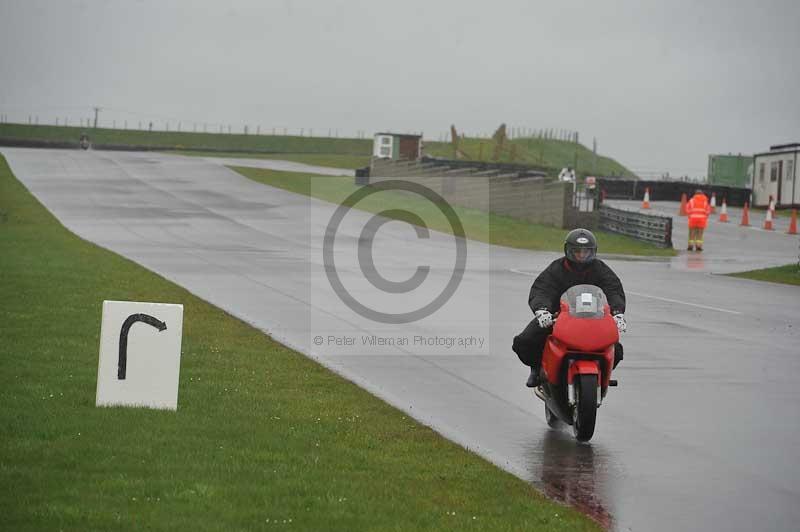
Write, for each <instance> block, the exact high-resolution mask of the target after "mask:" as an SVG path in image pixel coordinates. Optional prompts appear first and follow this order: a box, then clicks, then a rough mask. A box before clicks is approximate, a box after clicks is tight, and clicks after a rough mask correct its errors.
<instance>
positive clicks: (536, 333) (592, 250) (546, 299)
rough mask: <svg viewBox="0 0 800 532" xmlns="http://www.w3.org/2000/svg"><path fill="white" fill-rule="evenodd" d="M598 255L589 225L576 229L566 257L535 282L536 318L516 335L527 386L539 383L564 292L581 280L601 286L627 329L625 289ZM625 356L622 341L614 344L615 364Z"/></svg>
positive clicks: (533, 302)
mask: <svg viewBox="0 0 800 532" xmlns="http://www.w3.org/2000/svg"><path fill="white" fill-rule="evenodd" d="M596 257H597V239H596V238H595V236H594V234H592V232H591V231H589V230H588V229H582V228H579V229H574V230H572V231H570V232H569V233H568V234H567V237H566V239H565V240H564V257H561V258H559V259H556V260H554V261H553V262H552V263H550V265H549V266H548V267H547V268H545V270H544V271H543V272H542V273H540V274H539V276H538V277H537V278H536V280H535V281H534V282H533V286H531V291H530V295H529V296H528V305H529V306H530V307H531V310H532V311H533V313H534V315H535V318H534V319H533V321H531V322H530V323H529V324H528V326H527V327H525V330H523V331H522V332H521V333H520V334H518V335H517V336H515V337H514V343H513V345H512V349H513V350H514V352H515V353H516V354H517V356H518V357H519V359H520V361H521V362H522V363H523V364H525V365H526V366H530V368H531V374H530V376H529V377H528V380H527V382H526V383H525V385H526V386H528V387H529V388H535V387H536V386H538V385H539V369H540V367H541V364H542V351H544V344H545V341H546V340H547V337H548V336H549V335H550V333H551V332H552V331H553V312H556V311H557V310H558V309H559V308H560V305H559V301H560V299H561V295H562V294H563V293H564V292H565V291H566V290H567V289H568V288H571V287H573V286H575V285H579V284H591V285H595V286H598V287H600V289H601V290H603V292H604V293H605V294H606V298H607V299H608V305H609V307H611V315H612V316H614V320H615V321H616V322H617V328H618V329H619V331H620V332H623V331H625V329H626V323H625V291H624V290H623V289H622V282H620V280H619V277H617V274H615V273H614V271H613V270H612V269H611V268H609V267H608V265H606V263H605V262H603V261H602V260H600V259H598V258H596ZM621 360H622V345H621V344H619V343H618V344H616V346H614V367H616V366H617V364H619V362H620V361H621Z"/></svg>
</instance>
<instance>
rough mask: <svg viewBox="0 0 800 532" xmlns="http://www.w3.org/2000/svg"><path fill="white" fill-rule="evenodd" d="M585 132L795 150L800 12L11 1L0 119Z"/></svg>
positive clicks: (653, 145)
mask: <svg viewBox="0 0 800 532" xmlns="http://www.w3.org/2000/svg"><path fill="white" fill-rule="evenodd" d="M94 105H98V106H102V107H103V108H104V110H103V111H102V112H101V114H100V118H101V124H104V125H108V126H110V125H111V120H116V121H117V125H118V126H120V127H121V125H122V123H123V121H125V120H127V121H128V124H129V127H133V126H136V125H138V122H139V121H144V122H145V123H146V122H147V121H150V120H154V121H156V125H157V126H158V127H161V126H162V124H163V122H164V121H166V120H169V121H170V127H171V128H174V127H175V126H176V125H177V121H179V120H180V121H181V122H182V128H183V129H184V130H186V129H191V128H192V127H193V125H192V124H194V123H197V124H200V126H199V127H202V124H203V123H208V124H209V127H210V128H211V127H215V128H217V129H216V130H217V131H218V127H219V124H224V125H225V127H226V130H227V125H228V124H230V125H232V126H233V128H234V130H237V129H238V130H239V131H241V128H242V127H243V125H244V124H249V125H250V127H251V129H252V130H255V128H256V126H259V125H260V127H261V128H262V131H271V128H273V127H277V128H278V130H279V131H282V129H283V128H284V127H288V128H290V132H298V131H299V129H300V128H305V130H306V132H307V131H308V129H309V128H312V129H313V130H314V133H315V134H327V132H328V130H329V129H339V131H340V135H344V134H349V135H355V134H356V132H357V131H360V130H363V131H366V132H367V134H368V135H371V134H372V133H374V132H376V131H381V130H391V131H401V132H402V131H424V133H425V136H426V137H427V138H430V139H433V140H437V139H438V138H439V137H440V136H442V135H443V134H444V133H445V132H446V131H447V129H448V128H449V126H450V124H451V123H454V124H455V125H456V127H457V128H458V129H459V130H460V131H464V132H466V133H467V134H470V133H491V132H492V131H493V130H494V129H495V128H496V127H497V126H498V125H499V124H500V123H501V122H505V123H507V124H508V125H509V126H515V127H528V128H545V127H551V128H565V129H571V130H576V131H579V132H580V136H581V137H580V138H581V141H582V142H583V143H584V144H585V145H587V146H589V147H591V143H592V140H591V139H592V137H597V139H598V145H599V151H600V152H601V153H603V154H606V155H610V156H613V157H615V158H616V159H618V160H619V161H620V162H622V163H623V164H625V165H627V166H628V167H629V168H632V169H634V170H636V171H639V172H641V173H642V175H645V174H646V173H648V172H652V171H658V172H660V171H670V172H671V173H672V174H673V175H682V174H689V175H693V176H694V175H704V174H705V169H706V165H707V155H708V154H709V153H727V152H743V153H748V154H750V153H753V152H756V151H762V150H765V149H768V147H769V145H770V144H775V143H784V142H800V2H798V1H797V0H786V1H777V0H776V1H761V2H755V1H746V2H742V1H738V2H732V1H714V2H708V1H706V2H693V1H683V0H680V1H676V0H672V1H664V2H648V1H635V0H631V1H618V2H612V1H604V2H572V1H563V0H559V1H556V0H553V1H550V2H540V1H535V0H521V1H517V0H493V1H489V2H486V1H482V2H473V1H470V0H461V1H440V2H436V1H434V0H402V1H398V0H391V1H382V0H371V1H359V0H339V1H337V0H328V1H322V0H318V1H308V0H297V1H296V0H275V1H270V0H260V1H255V0H254V1H244V0H241V1H230V0H229V1H225V2H221V1H219V0H192V1H188V0H187V1H169V0H154V1H150V0H139V1H137V0H125V1H123V0H108V1H101V0H49V1H46V0H33V1H32V0H18V1H17V0H0V112H2V113H4V114H8V115H9V118H10V119H11V120H12V121H25V122H27V119H28V118H27V117H28V115H29V114H32V115H38V116H39V121H40V123H52V122H54V121H55V118H56V117H57V116H58V117H60V119H61V120H62V123H63V118H64V117H69V118H70V121H71V123H75V122H76V121H77V120H78V118H79V117H88V116H92V111H91V106H94Z"/></svg>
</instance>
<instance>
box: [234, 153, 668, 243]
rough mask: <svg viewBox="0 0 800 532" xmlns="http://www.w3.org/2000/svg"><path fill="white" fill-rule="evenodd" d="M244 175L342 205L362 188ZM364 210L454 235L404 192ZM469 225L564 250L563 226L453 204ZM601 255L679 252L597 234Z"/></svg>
mask: <svg viewBox="0 0 800 532" xmlns="http://www.w3.org/2000/svg"><path fill="white" fill-rule="evenodd" d="M234 170H236V171H237V172H239V173H240V174H242V175H244V176H245V177H248V178H250V179H253V180H254V181H258V182H259V183H264V184H265V185H270V186H274V187H278V188H282V189H285V190H289V191H292V192H296V193H298V194H305V195H307V196H313V197H315V198H318V199H322V200H325V201H330V202H332V203H342V202H343V201H344V200H345V198H347V196H349V195H350V194H352V193H353V192H355V191H356V190H358V189H359V188H361V187H358V186H356V185H354V184H353V178H351V177H327V176H309V175H307V174H302V173H296V172H278V171H274V170H263V169H258V168H244V167H234ZM358 208H359V209H361V210H365V211H369V212H380V211H382V210H384V209H386V208H393V209H402V210H407V211H411V212H413V213H416V214H417V215H418V216H419V217H420V218H422V220H424V221H425V222H426V224H427V225H428V227H430V228H431V229H435V230H437V231H442V232H446V233H450V232H452V231H451V228H450V225H449V223H448V222H447V220H445V219H444V218H443V216H441V214H440V212H439V210H438V208H437V207H436V206H435V205H433V204H431V203H430V202H428V201H426V200H423V199H417V198H415V197H409V196H406V195H402V194H392V193H383V194H380V195H374V196H370V197H367V198H365V199H364V200H363V201H361V202H359V203H358ZM453 209H454V210H455V211H456V213H457V214H458V216H459V218H460V219H461V222H462V223H463V225H464V231H465V233H466V236H467V237H469V238H472V239H475V240H479V241H481V242H490V243H492V244H497V245H500V246H508V247H513V248H520V249H531V250H546V251H562V250H563V249H564V235H565V231H564V230H563V229H558V228H555V227H549V226H546V225H538V224H532V223H529V222H525V221H522V220H519V219H515V218H510V217H508V216H500V215H496V214H489V215H488V216H487V214H486V213H484V212H481V211H476V210H474V209H467V208H463V207H458V206H453ZM596 234H597V237H598V240H599V248H600V252H601V254H604V253H605V254H625V255H657V256H673V255H675V251H674V250H671V249H662V248H657V247H655V246H653V245H650V244H647V243H644V242H641V241H639V240H635V239H633V238H629V237H626V236H622V235H618V234H614V233H608V232H605V231H597V232H596Z"/></svg>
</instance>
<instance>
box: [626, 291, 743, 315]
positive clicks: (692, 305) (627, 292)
mask: <svg viewBox="0 0 800 532" xmlns="http://www.w3.org/2000/svg"><path fill="white" fill-rule="evenodd" d="M625 293H626V294H631V295H634V296H639V297H646V298H649V299H657V300H659V301H666V302H668V303H677V304H679V305H688V306H690V307H697V308H704V309H708V310H716V311H717V312H726V313H728V314H736V315H741V314H742V313H741V312H736V311H735V310H728V309H724V308H719V307H710V306H708V305H699V304H697V303H689V302H688V301H679V300H677V299H670V298H668V297H658V296H651V295H648V294H642V293H640V292H630V291H628V290H626V291H625Z"/></svg>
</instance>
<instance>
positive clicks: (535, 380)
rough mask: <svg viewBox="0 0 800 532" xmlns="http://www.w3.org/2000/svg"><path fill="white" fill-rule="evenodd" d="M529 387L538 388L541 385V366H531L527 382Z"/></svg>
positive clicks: (526, 384)
mask: <svg viewBox="0 0 800 532" xmlns="http://www.w3.org/2000/svg"><path fill="white" fill-rule="evenodd" d="M525 386H527V387H528V388H536V387H537V386H539V368H536V367H533V366H531V374H530V375H528V380H527V381H526V382H525Z"/></svg>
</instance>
